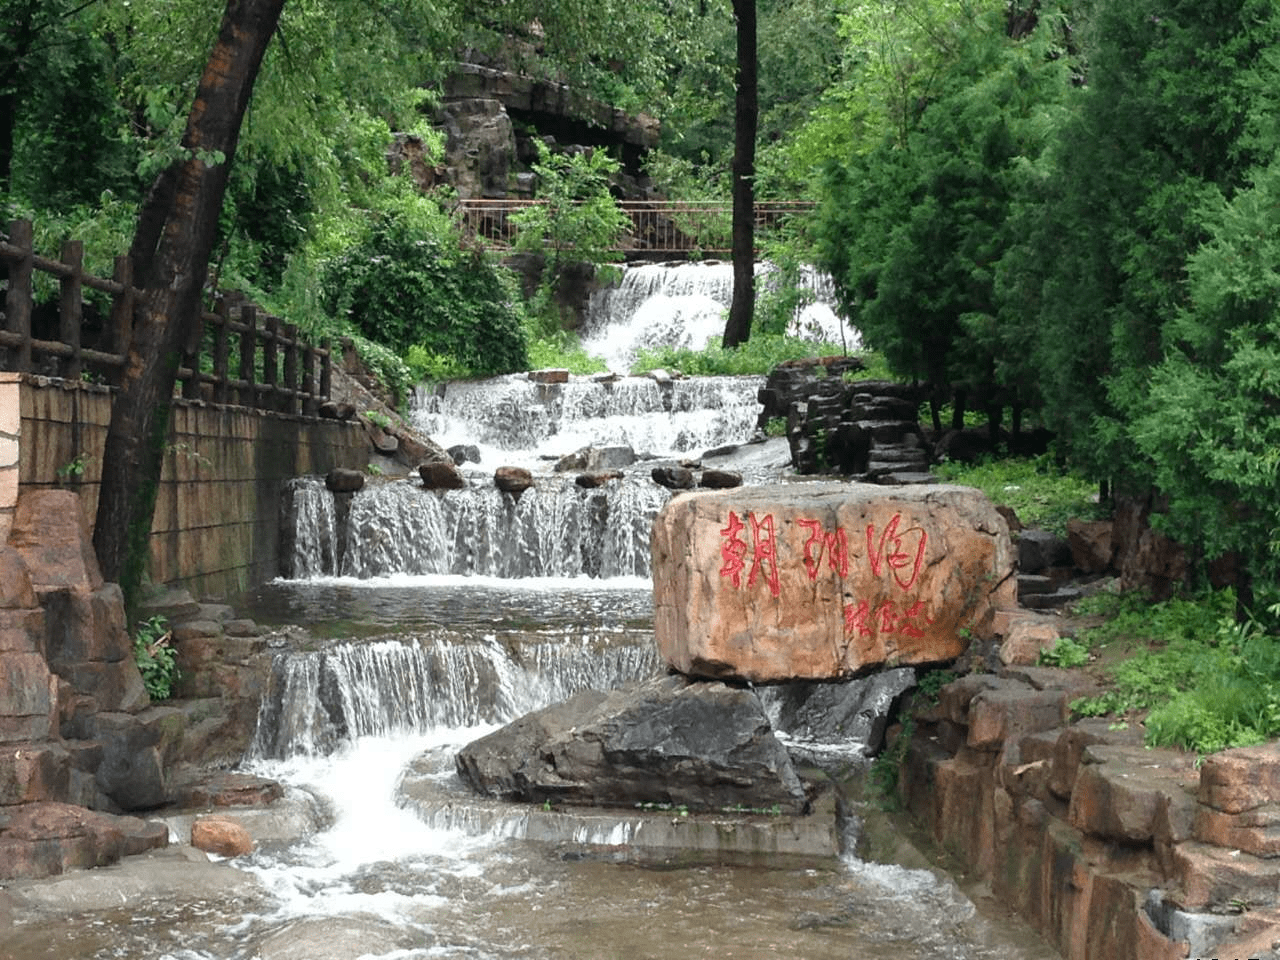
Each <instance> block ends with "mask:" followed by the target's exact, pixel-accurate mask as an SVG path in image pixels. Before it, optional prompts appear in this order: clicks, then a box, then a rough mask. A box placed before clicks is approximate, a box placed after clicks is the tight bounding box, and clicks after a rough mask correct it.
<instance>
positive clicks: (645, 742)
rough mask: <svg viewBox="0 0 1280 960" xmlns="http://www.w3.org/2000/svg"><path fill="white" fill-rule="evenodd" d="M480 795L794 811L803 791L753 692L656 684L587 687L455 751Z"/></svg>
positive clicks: (672, 679)
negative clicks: (604, 690) (607, 689)
mask: <svg viewBox="0 0 1280 960" xmlns="http://www.w3.org/2000/svg"><path fill="white" fill-rule="evenodd" d="M457 768H458V774H459V776H460V777H461V778H462V779H463V780H464V781H465V782H466V783H468V784H469V785H470V786H471V787H472V788H473V789H475V790H476V791H478V792H480V793H482V794H485V795H487V796H495V797H503V798H508V799H516V800H524V801H530V802H535V803H541V802H543V801H551V802H553V803H574V804H588V805H598V806H626V807H634V806H635V805H636V804H647V803H654V804H670V805H672V806H677V807H679V806H684V807H688V808H689V809H690V810H719V809H722V808H724V807H734V808H738V807H750V808H754V809H772V808H773V807H774V805H775V804H776V805H777V806H778V808H780V809H781V810H785V811H787V812H793V813H798V812H801V811H803V810H804V808H805V806H806V798H805V791H804V787H803V785H802V784H801V782H800V780H799V778H798V777H797V776H796V773H795V770H794V768H793V767H792V764H791V759H790V758H789V757H788V755H787V751H786V750H785V749H784V748H783V746H782V744H781V743H780V742H779V741H778V739H777V738H776V737H775V736H774V734H773V731H772V729H771V728H770V726H769V720H768V718H767V717H766V716H765V713H764V708H763V707H762V706H761V704H760V701H759V700H758V699H757V697H756V696H755V694H754V693H752V692H751V691H750V690H746V689H742V688H736V687H729V686H726V685H725V684H722V683H705V682H697V681H690V680H689V679H687V678H685V677H679V676H663V677H657V678H654V679H651V680H645V681H639V682H635V683H630V684H627V685H625V686H623V687H620V688H619V689H617V690H613V691H611V692H608V693H602V692H600V691H596V690H586V691H583V692H581V693H579V694H577V695H576V696H574V697H572V698H570V699H569V700H566V701H564V702H562V703H558V704H555V705H553V706H550V707H546V708H545V709H542V710H538V711H536V712H534V713H530V714H526V715H525V716H523V717H521V718H520V719H518V720H516V721H514V722H512V723H510V724H508V725H507V726H505V727H503V728H502V729H501V730H498V731H495V732H494V733H491V734H489V735H488V736H486V737H482V738H481V739H479V740H476V741H475V742H473V743H471V744H469V745H467V746H466V747H464V748H463V749H462V750H461V751H460V752H459V753H458V756H457Z"/></svg>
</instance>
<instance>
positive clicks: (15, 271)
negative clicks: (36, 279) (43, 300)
mask: <svg viewBox="0 0 1280 960" xmlns="http://www.w3.org/2000/svg"><path fill="white" fill-rule="evenodd" d="M32 236H33V231H32V229H31V221H30V220H14V221H12V222H11V223H10V224H9V242H10V243H11V244H12V245H13V246H15V247H17V248H18V250H19V252H20V253H21V257H20V259H18V260H17V261H10V263H9V291H8V293H6V294H5V298H4V313H5V326H6V328H7V329H8V331H9V332H10V333H16V334H17V335H18V336H20V337H21V338H22V340H21V342H20V343H19V344H18V346H16V347H12V348H10V353H9V356H10V357H11V358H13V361H12V363H11V366H12V367H13V369H14V370H16V371H18V372H20V373H25V372H27V371H29V370H30V369H31V299H32V298H31V267H32V260H33V257H34V251H33V250H32Z"/></svg>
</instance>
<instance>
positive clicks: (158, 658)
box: [133, 616, 178, 700]
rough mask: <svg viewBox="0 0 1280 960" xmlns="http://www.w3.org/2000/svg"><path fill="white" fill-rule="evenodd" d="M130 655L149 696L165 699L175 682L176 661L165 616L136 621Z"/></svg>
mask: <svg viewBox="0 0 1280 960" xmlns="http://www.w3.org/2000/svg"><path fill="white" fill-rule="evenodd" d="M133 658H134V660H135V662H136V663H137V664H138V671H139V672H140V673H141V674H142V684H143V686H144V687H146V688H147V694H148V695H149V696H150V697H151V699H152V700H168V699H169V697H170V696H172V695H173V687H174V684H176V683H177V682H178V663H177V654H176V652H175V651H174V649H173V633H172V631H170V630H169V623H168V621H167V620H165V618H164V617H161V616H154V617H151V618H150V619H147V620H144V621H142V623H140V624H138V629H137V633H135V634H134V636H133Z"/></svg>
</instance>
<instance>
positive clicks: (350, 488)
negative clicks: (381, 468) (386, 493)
mask: <svg viewBox="0 0 1280 960" xmlns="http://www.w3.org/2000/svg"><path fill="white" fill-rule="evenodd" d="M324 485H325V487H326V488H328V489H329V490H331V491H332V492H334V493H355V492H356V491H357V490H360V489H362V488H363V487H364V474H363V473H361V472H360V471H359V470H352V469H350V468H348V467H334V468H333V469H332V470H330V471H329V473H328V474H327V475H326V476H325V478H324Z"/></svg>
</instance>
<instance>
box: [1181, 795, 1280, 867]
mask: <svg viewBox="0 0 1280 960" xmlns="http://www.w3.org/2000/svg"><path fill="white" fill-rule="evenodd" d="M1192 833H1193V834H1194V836H1195V838H1196V839H1197V840H1200V841H1202V842H1203V843H1212V844H1216V845H1217V846H1219V847H1226V848H1227V849H1229V850H1242V851H1244V852H1245V853H1251V854H1253V855H1254V856H1255V857H1277V856H1280V804H1275V803H1269V804H1267V805H1265V806H1261V807H1254V808H1253V809H1251V810H1246V811H1244V812H1243V813H1223V812H1222V811H1221V810H1214V809H1213V808H1212V807H1206V806H1203V805H1200V806H1198V807H1197V809H1196V811H1195V818H1194V824H1193V827H1192Z"/></svg>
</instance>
